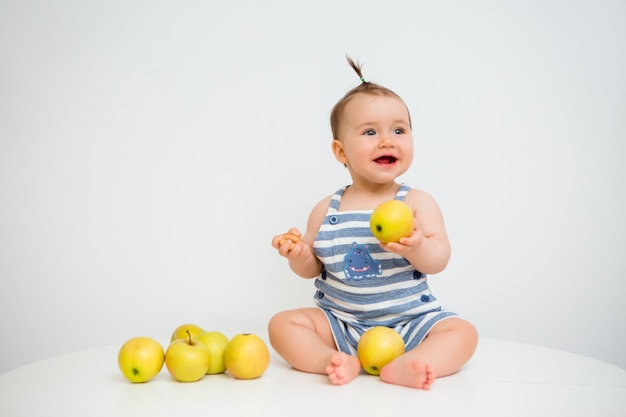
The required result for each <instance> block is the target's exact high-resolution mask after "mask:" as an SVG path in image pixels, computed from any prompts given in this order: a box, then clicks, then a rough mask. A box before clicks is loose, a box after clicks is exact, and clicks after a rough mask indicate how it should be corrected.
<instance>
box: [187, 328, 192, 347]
mask: <svg viewBox="0 0 626 417" xmlns="http://www.w3.org/2000/svg"><path fill="white" fill-rule="evenodd" d="M185 331H186V332H187V338H188V339H189V344H190V345H191V344H193V343H191V333H189V330H185Z"/></svg>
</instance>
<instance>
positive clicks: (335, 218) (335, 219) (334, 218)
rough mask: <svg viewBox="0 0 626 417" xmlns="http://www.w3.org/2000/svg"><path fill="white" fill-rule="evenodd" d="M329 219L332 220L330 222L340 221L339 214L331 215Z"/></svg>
mask: <svg viewBox="0 0 626 417" xmlns="http://www.w3.org/2000/svg"><path fill="white" fill-rule="evenodd" d="M328 221H329V222H330V224H337V223H339V217H337V216H330V218H329V219H328Z"/></svg>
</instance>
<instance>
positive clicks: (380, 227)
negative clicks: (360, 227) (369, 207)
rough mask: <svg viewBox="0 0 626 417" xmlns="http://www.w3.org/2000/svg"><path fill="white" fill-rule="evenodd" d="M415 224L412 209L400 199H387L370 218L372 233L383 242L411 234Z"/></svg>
mask: <svg viewBox="0 0 626 417" xmlns="http://www.w3.org/2000/svg"><path fill="white" fill-rule="evenodd" d="M413 224H414V219H413V213H412V212H411V209H410V208H409V206H408V205H407V204H406V203H404V202H402V201H400V200H389V201H385V202H384V203H382V204H380V205H379V206H378V207H376V208H375V209H374V211H373V212H372V217H371V218H370V229H371V230H372V234H373V235H374V236H375V237H376V239H378V240H379V241H380V242H382V243H389V242H398V241H399V240H400V239H401V238H403V237H408V236H411V233H413Z"/></svg>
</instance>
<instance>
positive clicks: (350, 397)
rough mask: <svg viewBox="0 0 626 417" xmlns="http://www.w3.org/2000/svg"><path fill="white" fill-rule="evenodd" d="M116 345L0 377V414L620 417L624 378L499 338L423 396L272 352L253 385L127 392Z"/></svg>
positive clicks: (215, 383)
mask: <svg viewBox="0 0 626 417" xmlns="http://www.w3.org/2000/svg"><path fill="white" fill-rule="evenodd" d="M120 345H121V344H120ZM120 345H110V346H103V347H99V348H94V349H88V350H82V351H77V352H73V353H69V354H65V355H61V356H57V357H53V358H50V359H46V360H43V361H39V362H35V363H33V364H30V365H26V366H23V367H21V368H18V369H15V370H12V371H9V372H6V373H4V374H2V375H0V416H6V417H19V416H28V417H36V416H49V415H54V416H57V415H58V416H64V417H72V416H106V417H112V416H133V417H135V416H141V415H149V416H155V417H156V416H168V417H171V416H185V415H186V416H208V415H211V416H290V417H291V416H316V417H319V416H324V415H326V416H340V415H342V416H359V417H364V416H374V415H380V416H401V415H407V414H405V413H407V412H410V413H411V414H412V415H417V416H420V417H427V416H438V417H445V416H481V417H485V416H498V417H501V416H507V417H511V416H533V417H536V416H568V417H571V416H585V417H589V416H593V417H599V416H621V417H623V416H626V370H624V369H621V368H619V367H616V366H612V365H609V364H607V363H604V362H601V361H598V360H595V359H591V358H587V357H584V356H580V355H576V354H572V353H567V352H562V351H558V350H554V349H548V348H544V347H539V346H533V345H526V344H520V343H513V342H506V341H501V340H493V339H482V340H481V341H480V343H479V347H478V350H477V352H476V355H475V356H474V358H472V360H471V361H470V363H468V364H467V365H466V367H465V368H463V370H462V371H461V372H459V373H457V374H456V375H453V376H450V377H447V378H441V379H438V380H437V381H436V382H435V384H434V386H433V388H432V389H431V390H430V391H421V390H414V389H410V388H404V387H398V386H393V385H389V384H385V383H383V382H382V381H380V379H378V377H375V376H371V375H366V374H362V375H360V376H359V377H358V378H357V379H356V380H354V381H352V382H351V383H350V384H348V385H344V386H333V385H331V384H330V383H329V382H328V381H327V378H326V377H324V376H321V375H312V374H305V373H301V372H298V371H295V370H293V369H291V368H290V367H289V366H288V365H287V364H286V363H285V362H284V361H283V360H282V359H281V358H280V357H278V356H277V355H276V354H275V353H274V352H272V358H271V364H270V367H269V368H268V370H267V371H266V373H265V374H264V375H263V376H262V377H261V378H259V379H256V380H245V381H244V380H235V379H233V378H231V377H230V376H228V374H222V375H208V376H206V377H204V379H202V380H201V381H198V382H193V383H180V382H175V381H174V380H173V379H172V378H171V377H170V375H169V374H168V372H167V369H166V368H165V367H163V370H162V371H161V373H160V374H159V375H158V376H157V377H156V378H155V379H153V380H152V381H150V382H147V383H144V384H132V383H130V382H128V381H126V380H125V379H124V377H123V376H122V375H121V373H120V372H119V370H118V368H117V352H118V349H119V347H120ZM401 413H402V414H401Z"/></svg>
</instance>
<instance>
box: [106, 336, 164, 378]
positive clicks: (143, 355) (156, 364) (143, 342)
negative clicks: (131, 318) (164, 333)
mask: <svg viewBox="0 0 626 417" xmlns="http://www.w3.org/2000/svg"><path fill="white" fill-rule="evenodd" d="M163 361H164V353H163V347H162V346H161V344H160V343H159V342H157V341H156V340H154V339H152V338H150V337H143V336H140V337H133V338H132V339H129V340H127V341H126V342H125V343H124V344H123V345H122V347H121V348H120V350H119V352H118V354H117V364H118V365H119V367H120V371H122V375H124V377H126V379H128V380H129V381H131V382H147V381H149V380H151V379H152V378H154V377H155V376H156V375H157V374H158V373H159V372H161V368H163Z"/></svg>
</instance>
